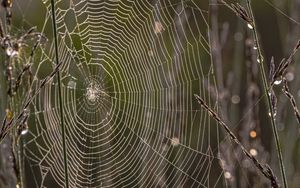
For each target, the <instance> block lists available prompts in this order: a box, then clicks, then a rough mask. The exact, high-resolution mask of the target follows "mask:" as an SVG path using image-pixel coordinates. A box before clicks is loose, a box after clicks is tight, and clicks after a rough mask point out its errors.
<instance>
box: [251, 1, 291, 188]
mask: <svg viewBox="0 0 300 188" xmlns="http://www.w3.org/2000/svg"><path fill="white" fill-rule="evenodd" d="M247 8H248V11H249V13H250V16H251V18H252V26H253V29H252V31H253V37H254V45H255V46H256V47H257V53H258V57H257V60H258V64H259V68H260V73H261V76H262V81H263V85H264V91H265V95H266V96H267V101H268V107H269V110H270V118H271V124H272V130H273V134H274V138H275V144H276V150H277V156H278V160H279V167H280V172H281V176H282V180H283V185H284V187H285V188H288V184H287V180H286V174H285V169H284V164H283V158H282V151H281V147H280V141H279V135H278V131H277V128H276V122H275V115H274V111H273V109H272V100H271V97H270V95H269V85H268V83H269V82H268V81H267V77H266V73H265V69H264V64H263V63H264V62H263V61H264V59H263V55H262V53H261V48H260V45H259V42H258V34H257V29H256V23H255V19H254V14H253V11H252V8H251V2H250V0H247Z"/></svg>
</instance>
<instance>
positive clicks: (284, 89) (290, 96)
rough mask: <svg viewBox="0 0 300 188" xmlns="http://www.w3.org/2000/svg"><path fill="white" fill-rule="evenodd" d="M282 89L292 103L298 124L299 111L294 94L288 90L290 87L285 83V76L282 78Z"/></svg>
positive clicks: (299, 120)
mask: <svg viewBox="0 0 300 188" xmlns="http://www.w3.org/2000/svg"><path fill="white" fill-rule="evenodd" d="M282 91H283V92H284V94H285V95H286V96H287V98H288V99H289V101H290V102H291V105H292V107H293V110H294V114H295V116H296V119H297V121H298V124H299V125H300V112H299V109H298V107H297V104H296V100H295V98H294V96H293V95H292V93H291V92H290V89H289V87H288V84H287V81H286V79H285V78H283V89H282Z"/></svg>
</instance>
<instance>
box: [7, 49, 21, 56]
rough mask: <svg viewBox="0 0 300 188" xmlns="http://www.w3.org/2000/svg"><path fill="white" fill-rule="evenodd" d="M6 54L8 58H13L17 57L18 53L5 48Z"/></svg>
mask: <svg viewBox="0 0 300 188" xmlns="http://www.w3.org/2000/svg"><path fill="white" fill-rule="evenodd" d="M6 54H7V55H8V56H10V57H14V56H17V55H18V54H19V53H18V51H15V50H14V49H13V48H11V47H8V48H6Z"/></svg>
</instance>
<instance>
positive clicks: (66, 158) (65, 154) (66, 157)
mask: <svg viewBox="0 0 300 188" xmlns="http://www.w3.org/2000/svg"><path fill="white" fill-rule="evenodd" d="M51 12H52V25H53V36H54V45H55V61H56V64H59V57H58V41H57V29H56V15H55V4H54V0H51ZM56 74H57V81H58V92H59V94H58V96H59V109H60V121H61V130H62V139H63V140H62V144H63V157H64V171H65V172H64V174H65V188H69V178H68V155H67V146H66V127H65V125H64V115H63V114H64V113H63V105H62V93H61V81H60V71H57V73H56Z"/></svg>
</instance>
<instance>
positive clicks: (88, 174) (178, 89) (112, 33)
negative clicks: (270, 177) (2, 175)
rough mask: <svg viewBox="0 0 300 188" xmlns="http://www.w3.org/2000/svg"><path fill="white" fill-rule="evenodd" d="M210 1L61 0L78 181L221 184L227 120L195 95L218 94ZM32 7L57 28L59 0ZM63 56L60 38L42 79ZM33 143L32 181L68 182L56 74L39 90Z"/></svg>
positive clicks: (72, 176) (74, 183) (72, 162)
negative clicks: (220, 126) (215, 118)
mask: <svg viewBox="0 0 300 188" xmlns="http://www.w3.org/2000/svg"><path fill="white" fill-rule="evenodd" d="M205 4H206V6H208V3H207V2H206V3H205V2H202V3H200V2H199V1H198V0H197V1H196V0H195V1H193V0H190V1H176V0H161V1H159V0H157V1H145V0H138V1H119V0H107V1H100V0H99V1H97V0H91V1H79V0H73V1H68V0H65V1H56V4H55V7H56V15H57V27H58V37H59V38H58V40H59V60H60V61H61V62H63V65H62V68H61V78H62V98H63V111H64V121H65V125H66V134H67V140H66V142H67V155H68V173H69V175H68V177H69V184H70V187H215V186H219V185H221V184H220V183H222V179H223V170H222V169H221V168H220V166H219V159H218V157H217V148H218V139H219V135H218V134H219V133H218V130H217V126H214V125H211V124H212V123H211V122H210V120H209V118H208V114H207V113H206V112H205V111H203V110H201V109H200V106H199V105H198V104H197V102H196V100H195V98H194V96H193V94H194V93H198V94H200V95H201V96H203V98H204V99H205V100H206V101H207V102H209V98H210V97H209V94H208V93H207V84H205V83H207V82H209V80H210V79H212V78H213V77H212V65H211V62H210V53H209V51H210V49H209V44H208V39H207V34H206V33H207V30H208V25H207V16H208V15H207V10H208V7H205V6H204V5H205ZM27 6H30V7H31V6H32V7H35V9H40V10H41V11H43V12H44V15H42V17H43V18H42V19H43V20H44V21H45V22H44V25H43V28H42V31H43V32H44V33H45V34H46V35H48V36H52V35H51V31H52V29H51V11H50V1H49V0H44V1H43V2H39V3H35V2H33V1H32V2H31V3H30V5H27ZM37 7H38V8H37ZM28 9H29V8H28ZM24 14H25V13H24ZM26 19H28V20H30V18H26ZM32 20H33V21H32V23H34V22H35V21H34V19H32ZM54 57H55V55H54V44H53V42H52V40H50V41H49V43H48V46H47V47H45V48H44V49H42V52H41V55H40V57H38V60H37V61H38V62H39V63H38V64H37V65H35V69H36V70H35V72H36V74H35V76H34V83H35V84H33V87H38V83H40V82H41V81H42V79H43V78H44V75H47V73H49V72H50V71H51V70H48V69H47V68H45V67H49V65H51V64H54V59H55V58H54ZM33 89H34V88H33ZM210 105H211V104H210ZM24 149H25V158H26V161H27V162H26V165H28V166H29V167H30V170H29V171H28V173H27V177H31V178H30V179H31V180H30V181H29V180H27V181H28V182H27V183H28V184H29V185H31V186H33V187H63V186H64V181H65V177H64V159H63V149H62V136H61V127H60V109H59V100H58V85H57V80H56V79H53V80H52V81H51V82H50V83H49V84H48V85H47V86H46V87H45V88H43V89H42V91H41V92H40V93H39V94H38V95H37V96H36V97H35V99H34V102H33V105H32V108H31V118H30V122H29V132H28V134H27V135H26V142H25V144H24ZM27 179H29V178H27Z"/></svg>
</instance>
